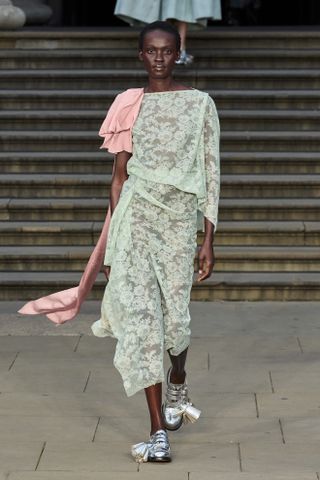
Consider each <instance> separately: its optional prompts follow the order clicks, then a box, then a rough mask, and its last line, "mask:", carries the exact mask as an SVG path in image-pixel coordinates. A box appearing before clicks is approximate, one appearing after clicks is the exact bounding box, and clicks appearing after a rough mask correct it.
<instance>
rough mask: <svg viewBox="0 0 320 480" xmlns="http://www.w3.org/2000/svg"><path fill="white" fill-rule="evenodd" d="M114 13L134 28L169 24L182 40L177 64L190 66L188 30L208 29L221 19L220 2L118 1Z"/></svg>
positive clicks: (209, 0)
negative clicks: (172, 25) (209, 22)
mask: <svg viewBox="0 0 320 480" xmlns="http://www.w3.org/2000/svg"><path fill="white" fill-rule="evenodd" d="M114 14H115V15H116V16H117V17H119V18H120V19H121V20H123V21H125V22H127V23H129V25H131V26H141V25H145V24H148V23H152V22H155V21H157V20H161V21H169V22H171V23H173V24H175V26H176V27H177V29H178V31H179V34H180V37H181V52H180V58H179V59H178V60H177V61H176V63H177V64H178V65H189V64H190V63H192V62H193V56H192V55H190V54H188V53H187V47H186V39H187V31H188V29H189V28H191V29H195V28H205V27H206V26H207V22H208V19H210V20H221V18H222V15H221V0H134V1H133V0H117V3H116V6H115V10H114Z"/></svg>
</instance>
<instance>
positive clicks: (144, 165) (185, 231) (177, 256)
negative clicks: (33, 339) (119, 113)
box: [92, 90, 219, 396]
mask: <svg viewBox="0 0 320 480" xmlns="http://www.w3.org/2000/svg"><path fill="white" fill-rule="evenodd" d="M132 134H133V139H132V140H133V155H132V157H131V158H130V160H129V162H128V165H127V170H128V174H129V178H128V180H126V182H125V183H124V185H123V188H122V192H121V196H120V199H119V202H118V204H117V207H116V208H115V210H114V212H113V215H112V218H111V223H110V228H109V234H108V243H107V249H106V254H105V262H104V263H105V265H111V273H110V278H109V282H108V284H107V286H106V289H105V293H104V297H103V300H102V305H101V318H100V319H99V320H98V321H97V322H95V323H94V324H93V325H92V331H93V333H94V334H95V335H96V336H102V337H103V336H113V337H115V338H116V339H117V340H118V342H117V347H116V353H115V358H114V365H115V367H116V368H117V369H118V370H119V372H120V374H121V376H122V379H123V383H124V388H125V391H126V393H127V395H128V396H130V395H133V394H134V393H136V392H137V391H139V390H141V389H143V388H146V387H148V386H150V385H154V384H156V383H159V382H162V381H163V380H164V369H163V354H164V350H168V349H171V350H170V351H171V353H172V354H173V355H179V353H181V352H182V351H183V350H184V349H185V348H186V347H187V346H188V345H189V342H190V314H189V301H190V291H191V287H192V280H193V272H194V267H193V262H194V255H195V251H196V237H197V211H200V213H201V214H204V215H205V216H206V217H207V218H209V220H211V221H212V222H213V223H214V224H215V225H216V223H217V211H218V196H219V122H218V118H217V114H216V110H215V107H214V103H213V101H212V100H211V99H210V97H209V96H208V95H207V94H205V93H203V92H200V91H198V90H185V91H177V92H161V93H155V94H145V95H144V97H143V100H142V103H141V108H140V111H139V115H138V117H137V119H136V122H135V124H134V127H133V130H132Z"/></svg>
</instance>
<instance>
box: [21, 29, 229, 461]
mask: <svg viewBox="0 0 320 480" xmlns="http://www.w3.org/2000/svg"><path fill="white" fill-rule="evenodd" d="M179 52H180V36H179V33H178V31H177V30H176V29H175V28H174V27H173V26H172V25H170V24H169V23H166V22H154V23H152V24H150V25H147V26H146V27H145V28H144V29H143V30H142V32H141V34H140V39H139V57H140V59H141V60H142V61H143V63H144V66H145V68H146V70H147V72H148V76H149V78H148V85H147V87H146V88H135V89H129V90H126V91H125V92H123V93H121V94H120V95H118V96H117V97H116V99H115V101H114V102H113V104H112V105H111V107H110V109H109V111H108V114H107V117H106V119H105V121H104V122H103V124H102V127H101V130H100V132H99V133H100V135H101V136H103V137H104V142H103V145H102V147H103V148H107V149H108V150H109V151H110V152H113V153H114V154H115V160H114V167H113V175H112V184H111V198H110V204H109V210H108V214H107V216H106V220H105V223H104V226H103V229H102V232H101V235H100V238H99V240H98V242H97V245H96V247H95V249H94V251H93V253H92V254H91V257H90V259H89V262H88V264H87V267H86V269H85V271H84V273H83V275H82V277H81V281H80V283H79V285H78V286H77V287H73V288H70V289H67V290H63V291H61V292H56V293H53V294H51V295H48V296H46V297H42V298H39V299H37V300H33V301H31V302H28V303H27V304H26V305H24V306H23V307H22V308H21V309H20V310H19V312H20V313H23V314H28V315H30V314H46V315H47V317H48V318H49V319H50V320H52V321H53V322H55V323H56V324H63V323H65V322H66V321H69V320H71V319H73V318H74V317H75V316H76V315H77V313H78V312H79V309H80V306H81V304H82V302H83V301H84V299H85V298H86V295H87V294H88V292H89V291H90V289H91V288H92V285H93V283H94V281H95V278H96V276H97V274H98V272H99V269H100V268H101V264H102V263H104V265H105V266H106V267H105V273H106V275H107V277H108V278H109V281H108V284H107V286H106V289H105V293H104V297H103V301H102V306H101V318H100V319H99V320H98V321H96V322H94V324H93V325H92V331H93V333H94V334H95V335H96V336H99V337H105V336H112V337H115V338H116V339H117V346H116V352H115V357H114V365H115V367H116V368H117V369H118V370H119V372H120V374H121V376H122V379H123V384H124V388H125V391H126V393H127V395H128V396H130V395H133V394H135V393H136V392H137V391H139V390H142V389H144V390H145V394H146V399H147V404H148V408H149V412H150V420H151V432H150V438H149V439H148V440H147V441H146V442H141V443H138V444H136V445H134V446H133V447H132V455H133V457H134V458H135V460H136V461H137V462H147V461H150V462H168V461H170V460H171V453H170V444H169V440H168V435H167V430H177V429H178V428H180V427H181V425H182V423H183V422H187V421H191V422H193V421H195V420H196V419H197V418H198V417H199V415H200V411H199V410H197V409H196V408H195V407H194V406H193V405H192V403H191V401H190V399H189V397H188V389H187V383H186V372H185V362H186V357H187V350H188V346H189V343H190V328H189V323H190V315H189V302H190V290H191V287H192V280H193V273H194V256H195V252H196V246H197V243H196V239H197V229H198V227H200V228H202V230H203V231H204V240H203V244H202V246H201V248H200V251H199V256H198V260H199V275H198V281H203V280H204V279H206V278H208V277H209V276H210V275H211V273H212V269H213V264H214V254H213V236H214V231H215V228H216V226H217V211H218V199H219V185H220V183H219V179H220V176H219V120H218V116H217V112H216V109H215V105H214V102H213V100H212V99H211V98H210V97H209V95H208V94H207V93H204V92H201V91H199V90H196V89H192V88H188V87H186V86H184V85H181V84H178V83H176V82H175V81H174V79H173V77H172V71H173V68H174V66H175V61H176V60H177V58H179ZM110 217H111V221H110ZM103 260H104V261H103ZM165 350H166V351H167V352H168V354H169V356H170V359H171V363H172V367H171V368H170V370H169V372H168V373H167V390H166V395H165V401H164V403H163V405H162V382H163V381H164V380H165V373H164V368H163V355H164V351H165Z"/></svg>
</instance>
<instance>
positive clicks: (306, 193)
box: [0, 173, 320, 203]
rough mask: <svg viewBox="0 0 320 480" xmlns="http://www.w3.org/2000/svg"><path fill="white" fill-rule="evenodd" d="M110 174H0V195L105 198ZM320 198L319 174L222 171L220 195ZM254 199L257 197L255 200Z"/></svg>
mask: <svg viewBox="0 0 320 480" xmlns="http://www.w3.org/2000/svg"><path fill="white" fill-rule="evenodd" d="M110 184H111V175H101V174H87V173H85V174H75V173H72V174H34V173H33V174H30V173H29V174H7V175H2V177H0V197H13V198H61V197H63V198H69V197H72V198H76V197H78V198H85V197H95V198H102V199H104V198H106V196H109V194H110ZM275 197H277V198H296V197H298V198H318V197H320V175H316V174H311V175H307V174H305V175H280V174H279V175H241V174H236V175H222V178H221V198H252V199H254V198H275ZM252 201H253V203H254V200H252Z"/></svg>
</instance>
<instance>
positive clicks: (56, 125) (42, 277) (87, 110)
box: [0, 29, 320, 300]
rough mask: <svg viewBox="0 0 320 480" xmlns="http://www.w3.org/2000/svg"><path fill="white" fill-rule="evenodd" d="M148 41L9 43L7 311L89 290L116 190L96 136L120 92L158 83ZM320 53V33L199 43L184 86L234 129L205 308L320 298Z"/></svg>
mask: <svg viewBox="0 0 320 480" xmlns="http://www.w3.org/2000/svg"><path fill="white" fill-rule="evenodd" d="M136 37H137V32H135V31H132V30H128V29H113V30H103V31H102V30H101V31H96V32H93V31H80V30H79V31H71V30H64V31H45V30H38V31H32V30H25V31H21V32H2V33H0V67H1V70H0V109H1V112H0V142H1V146H2V148H1V151H0V168H1V172H2V175H1V178H0V191H1V195H0V269H1V280H0V283H1V290H0V292H1V293H0V299H1V300H26V299H30V298H35V297H38V296H40V295H43V294H46V293H51V292H54V291H56V290H57V289H62V288H68V287H71V286H74V285H76V284H77V282H78V280H79V278H80V275H81V271H82V270H83V268H84V266H85V264H86V261H87V259H88V256H89V254H90V252H91V251H92V248H93V245H94V244H95V242H96V241H97V238H98V236H99V233H100V229H101V225H102V220H103V218H104V215H105V212H106V208H107V203H108V195H109V188H110V179H111V176H110V174H111V166H112V157H111V156H110V155H108V154H107V153H106V152H105V151H100V150H99V146H100V144H101V141H100V138H99V137H98V135H97V131H98V129H99V127H100V124H101V122H102V120H103V118H104V116H105V113H106V110H107V108H108V106H109V105H110V103H111V101H112V99H113V98H114V96H115V94H116V93H118V92H119V91H121V90H123V89H125V88H128V87H137V86H142V85H144V84H145V80H146V76H145V73H144V71H143V70H142V68H141V64H140V62H139V61H138V60H137V59H136V50H135V45H136ZM319 47H320V32H317V31H314V32H312V31H302V30H300V31H289V30H286V31H276V30H270V31H268V30H262V31H261V30H260V31H258V30H244V29H242V30H233V29H225V30H223V29H222V30H220V29H214V30H209V31H206V32H197V33H193V34H192V35H191V37H190V50H191V51H192V52H193V53H194V54H195V56H196V63H195V65H194V66H193V67H192V68H181V67H179V68H177V71H176V76H177V78H179V79H180V80H181V81H183V82H185V83H187V84H189V85H191V86H194V87H196V88H200V89H203V90H206V91H208V92H209V93H210V94H211V95H212V96H213V98H214V99H215V101H216V104H217V107H218V110H219V114H220V119H221V127H222V145H221V169H222V196H221V203H220V215H219V227H218V232H217V235H216V241H215V244H216V260H217V261H216V267H215V274H214V275H213V276H212V277H211V279H210V280H208V281H206V282H203V283H202V284H198V283H196V282H195V284H194V288H193V291H192V298H193V299H194V300H319V299H320V288H319V287H320V273H319V272H320V249H319V243H320V213H319V212H320V208H319V207H320V135H319V125H320V112H319V106H320V49H319ZM200 240H201V235H199V241H200ZM104 285H105V279H104V277H103V275H101V276H100V277H99V278H98V280H97V283H96V286H95V288H94V291H93V292H92V295H91V298H96V299H100V298H101V295H102V292H103V288H104Z"/></svg>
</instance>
